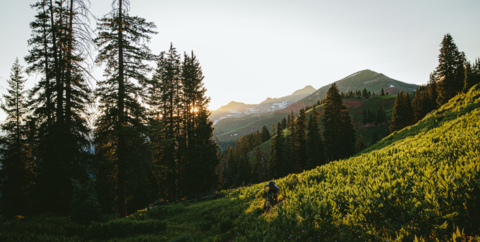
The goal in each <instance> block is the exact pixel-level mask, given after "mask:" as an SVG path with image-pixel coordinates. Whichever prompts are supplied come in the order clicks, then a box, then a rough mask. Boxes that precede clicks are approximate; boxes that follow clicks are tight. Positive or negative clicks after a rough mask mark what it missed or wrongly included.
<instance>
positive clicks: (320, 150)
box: [306, 107, 325, 169]
mask: <svg viewBox="0 0 480 242" xmlns="http://www.w3.org/2000/svg"><path fill="white" fill-rule="evenodd" d="M307 130H308V133H307V142H306V145H307V150H306V152H307V166H306V169H312V168H315V167H316V166H319V165H323V164H324V163H325V148H324V145H323V140H322V131H321V130H320V114H319V113H318V112H317V111H315V107H313V110H312V115H311V116H310V119H309V120H308V126H307Z"/></svg>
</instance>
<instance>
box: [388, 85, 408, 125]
mask: <svg viewBox="0 0 480 242" xmlns="http://www.w3.org/2000/svg"><path fill="white" fill-rule="evenodd" d="M405 116H406V115H405V107H404V101H403V91H400V92H399V93H398V94H397V98H396V99H395V104H394V105H393V113H392V119H391V120H390V126H389V130H390V132H391V133H393V132H395V131H398V130H401V129H403V128H404V127H405V126H406V119H405Z"/></svg>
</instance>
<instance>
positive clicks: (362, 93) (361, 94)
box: [305, 88, 388, 110]
mask: <svg viewBox="0 0 480 242" xmlns="http://www.w3.org/2000/svg"><path fill="white" fill-rule="evenodd" d="M373 95H375V93H374V92H371V91H367V89H366V88H364V89H363V90H356V91H348V92H346V93H344V92H340V96H341V97H342V98H343V99H352V98H357V99H359V98H370V97H371V96H373ZM381 95H382V96H384V95H388V92H387V94H385V92H384V91H383V88H382V91H381ZM325 99H326V97H325V98H323V99H321V100H317V103H316V104H314V105H312V106H308V105H307V106H306V107H305V110H310V109H311V108H312V107H313V106H315V105H316V106H320V105H323V104H325Z"/></svg>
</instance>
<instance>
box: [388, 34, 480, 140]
mask: <svg viewBox="0 0 480 242" xmlns="http://www.w3.org/2000/svg"><path fill="white" fill-rule="evenodd" d="M438 62H439V64H438V66H437V68H436V69H435V71H434V72H432V73H431V74H430V80H429V81H428V84H427V85H426V86H420V87H419V88H417V89H416V91H415V95H414V97H413V101H412V100H411V98H410V96H409V94H408V93H405V94H403V93H402V92H400V93H398V94H397V99H396V100H395V104H394V107H393V114H392V120H391V121H390V127H389V129H390V132H394V131H398V130H401V129H403V128H404V127H406V126H409V125H412V124H415V123H417V122H418V121H420V120H422V119H423V118H424V117H425V115H427V114H428V113H429V112H431V111H433V110H435V109H437V108H438V107H439V106H441V105H443V104H445V103H447V102H448V100H450V99H451V98H452V97H454V96H455V95H457V94H458V93H460V92H468V90H470V88H471V87H472V86H474V85H476V84H478V83H480V59H477V60H475V62H474V63H471V62H469V61H467V60H466V57H465V53H463V52H460V51H458V48H457V46H456V45H455V42H454V41H453V37H452V36H451V35H450V34H446V35H445V36H444V38H443V41H442V43H441V48H440V54H439V56H438Z"/></svg>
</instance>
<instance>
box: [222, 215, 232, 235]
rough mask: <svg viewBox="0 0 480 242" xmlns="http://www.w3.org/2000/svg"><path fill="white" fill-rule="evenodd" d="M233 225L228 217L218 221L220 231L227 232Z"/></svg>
mask: <svg viewBox="0 0 480 242" xmlns="http://www.w3.org/2000/svg"><path fill="white" fill-rule="evenodd" d="M232 227H233V221H232V220H231V219H230V218H228V217H227V218H224V219H223V220H222V221H220V230H221V231H222V232H227V231H229V230H230V229H231V228H232Z"/></svg>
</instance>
